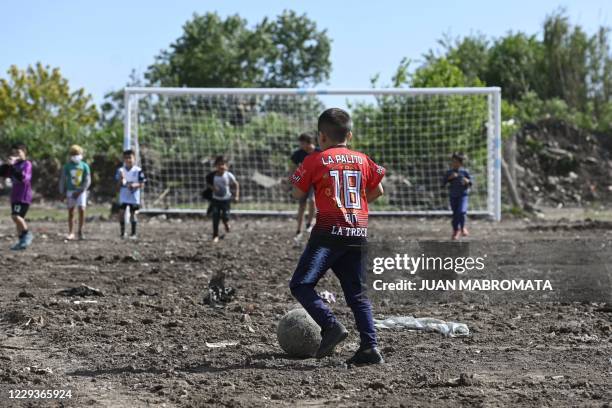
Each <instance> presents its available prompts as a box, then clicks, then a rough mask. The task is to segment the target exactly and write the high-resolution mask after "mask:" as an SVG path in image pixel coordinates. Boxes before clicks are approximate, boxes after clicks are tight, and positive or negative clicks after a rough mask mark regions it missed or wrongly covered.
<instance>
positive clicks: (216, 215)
mask: <svg viewBox="0 0 612 408" xmlns="http://www.w3.org/2000/svg"><path fill="white" fill-rule="evenodd" d="M211 207H212V221H213V238H216V237H218V236H219V221H220V220H221V209H220V208H219V203H218V202H217V201H213V202H212V203H211Z"/></svg>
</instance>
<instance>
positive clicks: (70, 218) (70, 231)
mask: <svg viewBox="0 0 612 408" xmlns="http://www.w3.org/2000/svg"><path fill="white" fill-rule="evenodd" d="M73 231H74V207H71V208H68V238H70V237H72V236H73Z"/></svg>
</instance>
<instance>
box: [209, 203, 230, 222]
mask: <svg viewBox="0 0 612 408" xmlns="http://www.w3.org/2000/svg"><path fill="white" fill-rule="evenodd" d="M231 202H232V200H217V199H215V198H213V199H212V201H211V202H210V211H211V213H212V215H213V217H220V218H221V219H222V220H223V221H229V217H230V211H231Z"/></svg>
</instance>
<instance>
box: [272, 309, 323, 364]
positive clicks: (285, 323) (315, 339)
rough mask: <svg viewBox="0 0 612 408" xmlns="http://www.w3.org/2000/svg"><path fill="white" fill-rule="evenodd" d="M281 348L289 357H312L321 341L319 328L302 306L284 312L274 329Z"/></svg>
mask: <svg viewBox="0 0 612 408" xmlns="http://www.w3.org/2000/svg"><path fill="white" fill-rule="evenodd" d="M276 336H277V337H278V343H279V344H280V346H281V348H282V349H283V350H285V352H286V353H287V354H289V355H290V356H291V357H302V358H308V357H313V356H314V355H315V353H316V352H317V349H318V348H319V344H320V343H321V328H320V327H319V325H318V324H317V323H315V321H314V320H312V317H310V315H309V314H308V313H307V312H306V311H305V310H304V309H302V308H298V309H293V310H291V311H289V312H288V313H287V314H285V315H284V316H283V317H282V319H281V320H280V322H279V323H278V328H277V329H276Z"/></svg>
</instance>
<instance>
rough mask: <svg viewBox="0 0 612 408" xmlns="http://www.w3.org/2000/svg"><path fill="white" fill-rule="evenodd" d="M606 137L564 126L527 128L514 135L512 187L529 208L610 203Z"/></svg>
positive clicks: (611, 170)
mask: <svg viewBox="0 0 612 408" xmlns="http://www.w3.org/2000/svg"><path fill="white" fill-rule="evenodd" d="M610 138H612V137H611V136H610V135H596V134H592V133H589V132H586V131H583V130H580V129H578V128H576V127H575V126H573V125H570V124H568V123H566V122H563V121H558V120H552V119H551V120H544V121H540V122H538V123H537V124H530V125H526V126H524V127H523V129H521V131H520V132H519V133H518V134H517V162H518V163H517V164H518V165H517V167H516V168H517V186H518V189H519V192H520V194H521V196H522V198H523V200H524V201H525V202H527V203H529V204H531V205H536V206H538V205H546V206H551V205H552V206H558V207H561V206H572V205H583V204H585V203H588V202H606V201H609V200H610V198H612V151H611V149H610V141H609V140H607V139H610Z"/></svg>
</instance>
